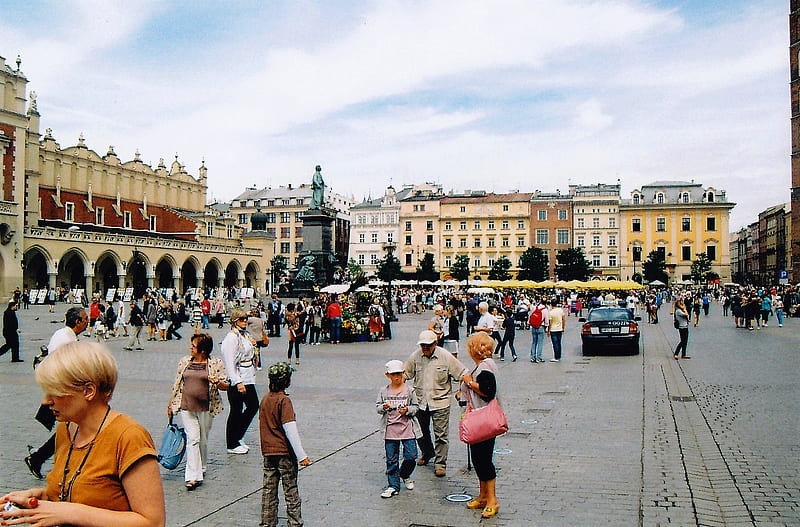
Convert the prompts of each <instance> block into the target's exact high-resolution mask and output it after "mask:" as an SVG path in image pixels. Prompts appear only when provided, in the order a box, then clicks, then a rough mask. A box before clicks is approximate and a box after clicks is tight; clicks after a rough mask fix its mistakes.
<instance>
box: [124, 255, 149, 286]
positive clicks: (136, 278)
mask: <svg viewBox="0 0 800 527" xmlns="http://www.w3.org/2000/svg"><path fill="white" fill-rule="evenodd" d="M125 286H126V287H132V288H133V298H141V297H143V296H144V293H145V291H147V260H145V258H144V256H143V255H142V253H140V252H139V251H135V252H134V253H133V256H132V257H131V261H130V263H128V272H127V274H126V275H125Z"/></svg>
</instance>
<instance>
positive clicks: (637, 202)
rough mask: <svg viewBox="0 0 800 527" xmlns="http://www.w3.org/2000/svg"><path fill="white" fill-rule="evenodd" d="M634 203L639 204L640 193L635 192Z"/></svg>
mask: <svg viewBox="0 0 800 527" xmlns="http://www.w3.org/2000/svg"><path fill="white" fill-rule="evenodd" d="M633 204H634V205H638V204H639V194H634V195H633Z"/></svg>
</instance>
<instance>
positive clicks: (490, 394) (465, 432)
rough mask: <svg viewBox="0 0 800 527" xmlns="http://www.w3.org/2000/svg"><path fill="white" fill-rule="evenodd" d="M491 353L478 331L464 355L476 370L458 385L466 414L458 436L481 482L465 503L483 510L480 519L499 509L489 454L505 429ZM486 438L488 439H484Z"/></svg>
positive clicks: (487, 340)
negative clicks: (467, 447)
mask: <svg viewBox="0 0 800 527" xmlns="http://www.w3.org/2000/svg"><path fill="white" fill-rule="evenodd" d="M493 351H494V340H493V339H492V337H490V336H489V334H488V333H485V332H477V333H474V334H473V335H472V336H471V337H470V338H469V339H468V340H467V352H468V353H469V355H470V357H472V360H473V361H475V369H474V370H472V372H471V373H468V374H466V375H464V378H463V379H462V386H461V390H462V394H463V395H462V396H463V397H464V398H465V399H466V401H467V415H466V416H465V418H464V419H462V423H461V425H462V426H461V427H460V435H461V440H462V441H464V442H466V443H467V444H469V450H470V456H471V457H472V462H473V463H474V464H475V473H476V474H477V476H478V481H479V483H480V493H479V494H478V497H477V498H475V499H474V500H472V501H470V502H469V503H467V508H468V509H483V512H482V513H481V518H491V517H492V516H495V515H496V514H497V511H498V510H499V509H500V506H499V504H498V502H497V495H496V493H495V485H496V483H497V472H496V471H495V468H494V463H493V462H492V455H493V453H494V440H495V437H496V436H497V435H499V434H501V433H503V432H505V430H507V429H508V424H507V421H506V419H505V415H504V414H503V413H502V409H501V408H500V407H499V405H498V402H497V400H496V396H497V379H496V377H495V373H496V372H497V365H496V364H495V363H494V360H493V359H492V352H493ZM498 412H499V413H498ZM476 417H480V419H475V418H476ZM498 418H499V419H498ZM498 421H499V423H498ZM486 436H490V437H489V438H488V439H483V437H486ZM476 437H477V438H478V440H477V441H476V440H475V438H476ZM480 439H482V440H480Z"/></svg>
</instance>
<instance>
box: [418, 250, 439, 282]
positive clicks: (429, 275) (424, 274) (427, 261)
mask: <svg viewBox="0 0 800 527" xmlns="http://www.w3.org/2000/svg"><path fill="white" fill-rule="evenodd" d="M417 279H418V280H420V281H422V280H430V281H431V282H435V281H436V280H438V279H439V273H438V272H437V271H436V268H435V264H434V260H433V255H432V254H431V253H425V256H423V257H422V260H420V261H419V267H417Z"/></svg>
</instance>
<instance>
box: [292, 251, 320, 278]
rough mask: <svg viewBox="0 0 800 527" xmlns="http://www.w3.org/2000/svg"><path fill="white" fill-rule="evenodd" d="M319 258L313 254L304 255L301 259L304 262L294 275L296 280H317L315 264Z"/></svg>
mask: <svg viewBox="0 0 800 527" xmlns="http://www.w3.org/2000/svg"><path fill="white" fill-rule="evenodd" d="M316 261H317V259H316V258H314V256H313V255H310V254H309V255H307V256H303V258H302V259H301V262H302V264H301V265H300V270H299V271H297V275H296V276H295V277H294V279H295V281H296V282H314V281H316V274H315V273H314V264H315V263H316Z"/></svg>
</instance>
